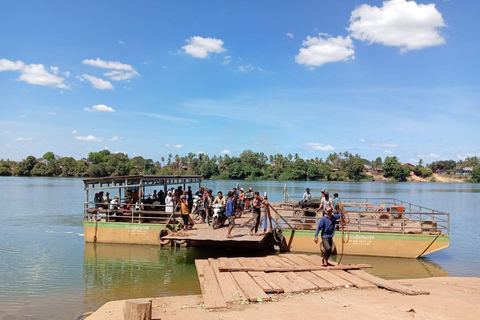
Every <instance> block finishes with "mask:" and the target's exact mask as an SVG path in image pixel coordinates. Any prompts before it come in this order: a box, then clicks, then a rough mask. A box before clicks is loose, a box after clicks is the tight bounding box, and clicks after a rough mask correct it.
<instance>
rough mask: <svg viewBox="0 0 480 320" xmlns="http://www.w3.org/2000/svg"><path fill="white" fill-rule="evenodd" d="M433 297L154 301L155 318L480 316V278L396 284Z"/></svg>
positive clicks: (351, 294) (115, 310)
mask: <svg viewBox="0 0 480 320" xmlns="http://www.w3.org/2000/svg"><path fill="white" fill-rule="evenodd" d="M393 281H394V282H397V283H400V284H403V285H405V286H412V287H413V288H415V289H416V290H424V291H429V292H430V295H420V296H405V295H401V294H398V293H392V292H390V291H387V290H384V289H363V290H359V289H356V288H349V289H337V290H334V291H323V292H322V291H319V292H310V293H307V294H293V295H284V294H282V295H275V298H274V301H272V302H268V303H267V302H262V303H252V304H235V305H233V306H232V307H230V308H229V309H226V310H223V311H216V312H209V311H206V310H204V309H203V301H202V296H201V295H194V296H177V297H162V298H155V299H154V300H153V304H152V305H153V319H172V320H176V319H178V320H183V319H189V320H197V319H198V320H203V319H205V318H208V319H223V320H229V319H276V320H290V319H311V318H312V317H314V316H319V317H322V318H324V317H325V318H328V319H342V318H348V317H353V316H354V317H355V318H356V319H379V320H380V319H412V318H420V319H472V320H476V319H479V318H480V305H479V304H478V301H480V278H475V277H470V278H460V277H441V278H426V279H406V280H393ZM123 304H124V300H118V301H112V302H108V303H106V304H105V305H103V306H102V307H101V308H100V309H98V310H97V311H96V312H95V313H94V314H92V315H91V316H89V317H88V318H87V319H88V320H117V319H123Z"/></svg>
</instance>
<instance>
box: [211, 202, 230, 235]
mask: <svg viewBox="0 0 480 320" xmlns="http://www.w3.org/2000/svg"><path fill="white" fill-rule="evenodd" d="M225 221H227V215H226V213H225V207H224V206H222V205H221V204H214V205H213V229H217V228H220V227H221V226H223V225H224V224H225Z"/></svg>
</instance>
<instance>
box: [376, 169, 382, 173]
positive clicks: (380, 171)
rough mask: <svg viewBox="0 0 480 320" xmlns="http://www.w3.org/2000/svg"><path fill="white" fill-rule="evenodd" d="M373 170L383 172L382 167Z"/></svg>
mask: <svg viewBox="0 0 480 320" xmlns="http://www.w3.org/2000/svg"><path fill="white" fill-rule="evenodd" d="M375 171H377V173H383V169H382V168H376V169H375Z"/></svg>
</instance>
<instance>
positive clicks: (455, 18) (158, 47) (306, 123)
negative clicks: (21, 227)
mask: <svg viewBox="0 0 480 320" xmlns="http://www.w3.org/2000/svg"><path fill="white" fill-rule="evenodd" d="M478 12H480V1H474V0H462V1H460V0H450V1H445V0H428V1H420V0H418V1H406V0H389V1H368V0H363V1H360V0H358V1H357V0H344V1H330V0H328V1H327V0H322V1H295V2H294V1H181V2H180V1H142V2H139V1H75V2H73V1H72V2H68V1H48V2H39V1H6V2H4V5H3V10H1V11H0V28H1V30H2V31H1V32H0V110H1V112H0V128H1V129H0V139H1V144H0V158H4V159H5V158H10V159H14V160H20V159H22V158H25V157H27V156H28V155H34V156H36V157H41V156H42V155H43V154H44V153H45V152H46V151H53V152H54V153H55V154H58V155H62V156H73V157H75V158H82V157H84V156H86V155H87V154H88V152H90V151H99V150H102V149H104V148H108V149H109V150H110V151H112V152H125V153H127V154H128V155H129V156H135V155H142V156H144V157H148V158H152V159H154V160H159V159H160V158H161V157H162V156H164V157H166V156H167V155H168V154H169V153H172V154H179V155H187V154H188V153H189V152H193V153H198V152H204V153H207V154H209V155H222V154H225V153H228V154H230V155H237V154H238V153H239V152H241V151H243V150H246V149H251V150H254V151H263V152H265V153H267V154H274V153H283V154H288V153H292V154H294V153H298V154H299V155H300V156H301V157H303V158H311V157H320V158H326V157H327V156H328V154H329V153H331V152H333V151H347V150H348V151H350V152H353V153H359V154H360V155H362V156H363V157H364V158H367V159H373V158H375V157H377V156H381V157H385V156H389V155H395V156H398V157H399V158H400V160H401V161H404V162H416V161H418V159H420V158H422V159H423V160H424V161H425V162H432V161H435V160H440V159H455V160H458V159H462V158H464V157H466V156H473V155H479V154H480V146H479V144H478V141H480V130H479V126H478V122H479V118H480V117H479V111H480V94H479V92H480V91H479V90H478V89H479V84H480V81H479V74H480V72H479V71H480V70H479V69H480V64H479V62H478V53H479V46H480V41H479V32H478V31H479V28H478V22H477V13H478ZM476 26H477V27H476Z"/></svg>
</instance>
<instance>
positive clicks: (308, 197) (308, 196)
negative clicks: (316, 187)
mask: <svg viewBox="0 0 480 320" xmlns="http://www.w3.org/2000/svg"><path fill="white" fill-rule="evenodd" d="M302 200H303V201H304V202H307V201H310V200H312V194H311V193H310V188H307V190H306V191H305V193H304V194H303V197H302Z"/></svg>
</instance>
